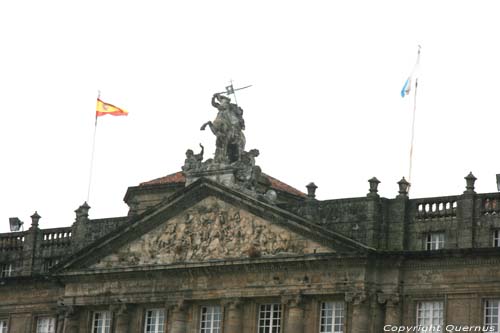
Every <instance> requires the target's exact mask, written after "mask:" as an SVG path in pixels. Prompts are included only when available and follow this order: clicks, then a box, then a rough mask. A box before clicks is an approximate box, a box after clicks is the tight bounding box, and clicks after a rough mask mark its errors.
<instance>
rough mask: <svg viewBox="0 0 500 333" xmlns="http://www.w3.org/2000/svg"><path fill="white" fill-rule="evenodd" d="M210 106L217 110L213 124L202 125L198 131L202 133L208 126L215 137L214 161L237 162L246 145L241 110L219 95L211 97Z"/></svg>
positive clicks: (227, 98) (228, 99)
mask: <svg viewBox="0 0 500 333" xmlns="http://www.w3.org/2000/svg"><path fill="white" fill-rule="evenodd" d="M212 106H213V107H215V108H217V110H219V112H218V113H217V117H216V118H215V120H214V121H213V122H212V121H207V122H206V123H204V124H203V125H202V126H201V128H200V129H201V130H202V131H204V130H205V128H206V127H207V125H208V126H209V127H210V130H211V131H212V133H213V134H214V135H215V137H216V141H215V146H216V149H215V156H214V161H215V162H216V163H226V164H231V163H234V162H237V161H239V160H240V157H241V154H242V153H243V152H244V151H245V143H246V140H245V135H244V134H243V130H244V129H245V121H244V119H243V109H241V108H240V107H239V106H237V105H236V104H233V103H231V99H230V98H229V97H227V96H223V95H221V94H214V95H213V96H212Z"/></svg>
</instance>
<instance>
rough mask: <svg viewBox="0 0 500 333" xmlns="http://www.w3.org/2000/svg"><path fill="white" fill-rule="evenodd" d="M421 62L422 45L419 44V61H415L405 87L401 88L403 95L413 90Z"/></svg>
mask: <svg viewBox="0 0 500 333" xmlns="http://www.w3.org/2000/svg"><path fill="white" fill-rule="evenodd" d="M419 63H420V45H419V46H418V54H417V62H416V63H415V66H413V70H412V71H411V74H410V76H408V78H407V79H406V81H405V84H404V85H403V89H401V97H405V96H406V95H409V94H410V92H411V90H412V81H413V77H414V76H415V75H416V72H417V69H418V66H419Z"/></svg>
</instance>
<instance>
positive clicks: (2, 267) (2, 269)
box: [0, 264, 12, 278]
mask: <svg viewBox="0 0 500 333" xmlns="http://www.w3.org/2000/svg"><path fill="white" fill-rule="evenodd" d="M11 275H12V264H0V278H4V277H9V276H11Z"/></svg>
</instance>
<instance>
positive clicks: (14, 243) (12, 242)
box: [0, 232, 25, 252]
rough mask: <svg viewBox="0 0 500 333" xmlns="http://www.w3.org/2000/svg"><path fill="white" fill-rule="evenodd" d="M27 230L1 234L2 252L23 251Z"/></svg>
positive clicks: (0, 246) (0, 244)
mask: <svg viewBox="0 0 500 333" xmlns="http://www.w3.org/2000/svg"><path fill="white" fill-rule="evenodd" d="M24 237H25V232H10V233H5V234H0V252H3V251H21V250H22V249H23V245H24Z"/></svg>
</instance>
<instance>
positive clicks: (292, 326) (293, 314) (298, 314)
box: [282, 295, 304, 333]
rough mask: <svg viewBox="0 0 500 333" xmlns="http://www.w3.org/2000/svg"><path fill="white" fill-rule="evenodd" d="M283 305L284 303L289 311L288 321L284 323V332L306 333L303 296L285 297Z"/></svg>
mask: <svg viewBox="0 0 500 333" xmlns="http://www.w3.org/2000/svg"><path fill="white" fill-rule="evenodd" d="M282 303H284V304H285V305H286V308H287V309H288V317H287V321H286V322H285V323H284V327H285V329H284V332H287V333H304V308H303V304H302V296H300V295H293V296H283V300H282ZM282 322H283V320H282Z"/></svg>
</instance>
